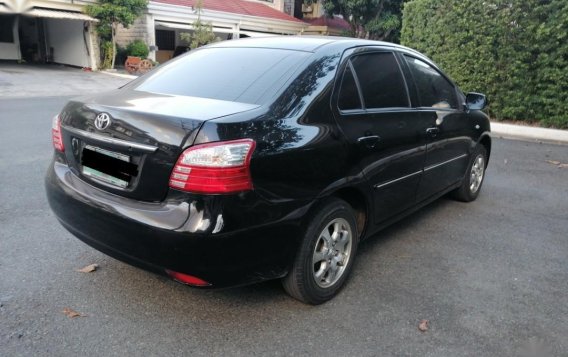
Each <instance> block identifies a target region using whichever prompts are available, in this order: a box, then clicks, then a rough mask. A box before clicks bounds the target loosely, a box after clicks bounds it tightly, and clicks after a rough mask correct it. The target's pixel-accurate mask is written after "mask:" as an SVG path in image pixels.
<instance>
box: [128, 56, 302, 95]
mask: <svg viewBox="0 0 568 357" xmlns="http://www.w3.org/2000/svg"><path fill="white" fill-rule="evenodd" d="M310 55H311V53H308V52H300V51H290V50H281V49H269V48H205V49H201V50H195V51H192V52H191V53H190V54H188V55H186V56H183V57H181V58H179V59H178V60H175V61H173V62H171V63H168V64H166V65H164V66H163V67H158V68H157V69H156V70H155V71H154V72H153V74H151V75H150V76H149V77H148V78H146V79H145V80H143V81H142V83H141V84H139V85H138V86H137V87H136V90H140V91H146V92H152V93H162V94H172V95H183V96H192V97H202V98H211V99H218V100H226V101H235V102H242V103H250V104H262V103H259V101H260V99H261V97H263V96H264V95H265V94H267V93H271V92H274V91H276V90H278V89H279V88H281V87H282V85H283V84H284V82H285V81H286V80H287V79H288V78H290V76H291V75H292V73H293V72H294V71H295V70H296V68H297V67H298V66H299V65H300V64H301V63H302V62H303V61H304V60H305V59H306V58H307V57H309V56H310Z"/></svg>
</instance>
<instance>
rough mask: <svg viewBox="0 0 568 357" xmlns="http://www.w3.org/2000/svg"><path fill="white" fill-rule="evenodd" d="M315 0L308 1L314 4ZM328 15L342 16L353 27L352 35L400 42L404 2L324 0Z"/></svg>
mask: <svg viewBox="0 0 568 357" xmlns="http://www.w3.org/2000/svg"><path fill="white" fill-rule="evenodd" d="M314 2H316V1H315V0H312V1H307V3H314ZM321 2H322V4H323V7H324V10H325V12H326V14H328V15H330V16H331V15H334V14H335V15H341V16H343V18H344V19H345V20H346V21H348V22H349V24H350V25H351V33H350V35H351V36H353V37H361V38H368V39H372V40H383V41H392V42H398V39H399V35H400V26H401V17H402V3H403V0H322V1H321Z"/></svg>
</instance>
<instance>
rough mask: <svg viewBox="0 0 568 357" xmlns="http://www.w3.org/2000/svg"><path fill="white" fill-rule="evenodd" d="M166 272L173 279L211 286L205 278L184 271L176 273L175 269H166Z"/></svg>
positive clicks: (190, 283)
mask: <svg viewBox="0 0 568 357" xmlns="http://www.w3.org/2000/svg"><path fill="white" fill-rule="evenodd" d="M166 273H167V274H168V275H169V276H170V277H171V278H172V279H174V280H175V281H178V282H180V283H183V284H187V285H191V286H211V284H210V283H208V282H206V281H205V280H202V279H199V278H198V277H195V276H193V275H188V274H184V273H178V272H177V271H172V270H167V269H166Z"/></svg>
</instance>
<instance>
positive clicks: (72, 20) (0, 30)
mask: <svg viewBox="0 0 568 357" xmlns="http://www.w3.org/2000/svg"><path fill="white" fill-rule="evenodd" d="M87 3H89V1H80V0H79V1H76V0H0V59H8V60H24V61H27V62H54V63H61V64H67V65H72V66H77V67H89V68H93V69H96V67H97V62H98V60H99V50H98V44H97V36H96V31H95V23H96V20H95V19H93V18H91V17H90V16H87V15H85V14H84V13H83V8H84V6H85V5H86V4H87Z"/></svg>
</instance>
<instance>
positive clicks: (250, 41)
mask: <svg viewBox="0 0 568 357" xmlns="http://www.w3.org/2000/svg"><path fill="white" fill-rule="evenodd" d="M330 44H334V45H337V46H340V47H344V48H345V49H347V48H350V47H357V46H386V47H393V48H398V49H404V50H406V51H410V52H414V53H417V54H420V53H419V52H417V51H416V50H413V49H411V48H408V47H404V46H401V45H397V44H394V43H390V42H384V41H371V40H363V39H359V38H351V37H331V36H273V37H251V38H244V39H239V40H231V41H223V42H217V43H215V44H212V45H209V46H207V47H254V48H275V49H283V50H293V51H307V52H316V51H318V50H319V49H320V48H322V47H326V46H328V45H330ZM420 55H421V56H423V55H422V54H420Z"/></svg>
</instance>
